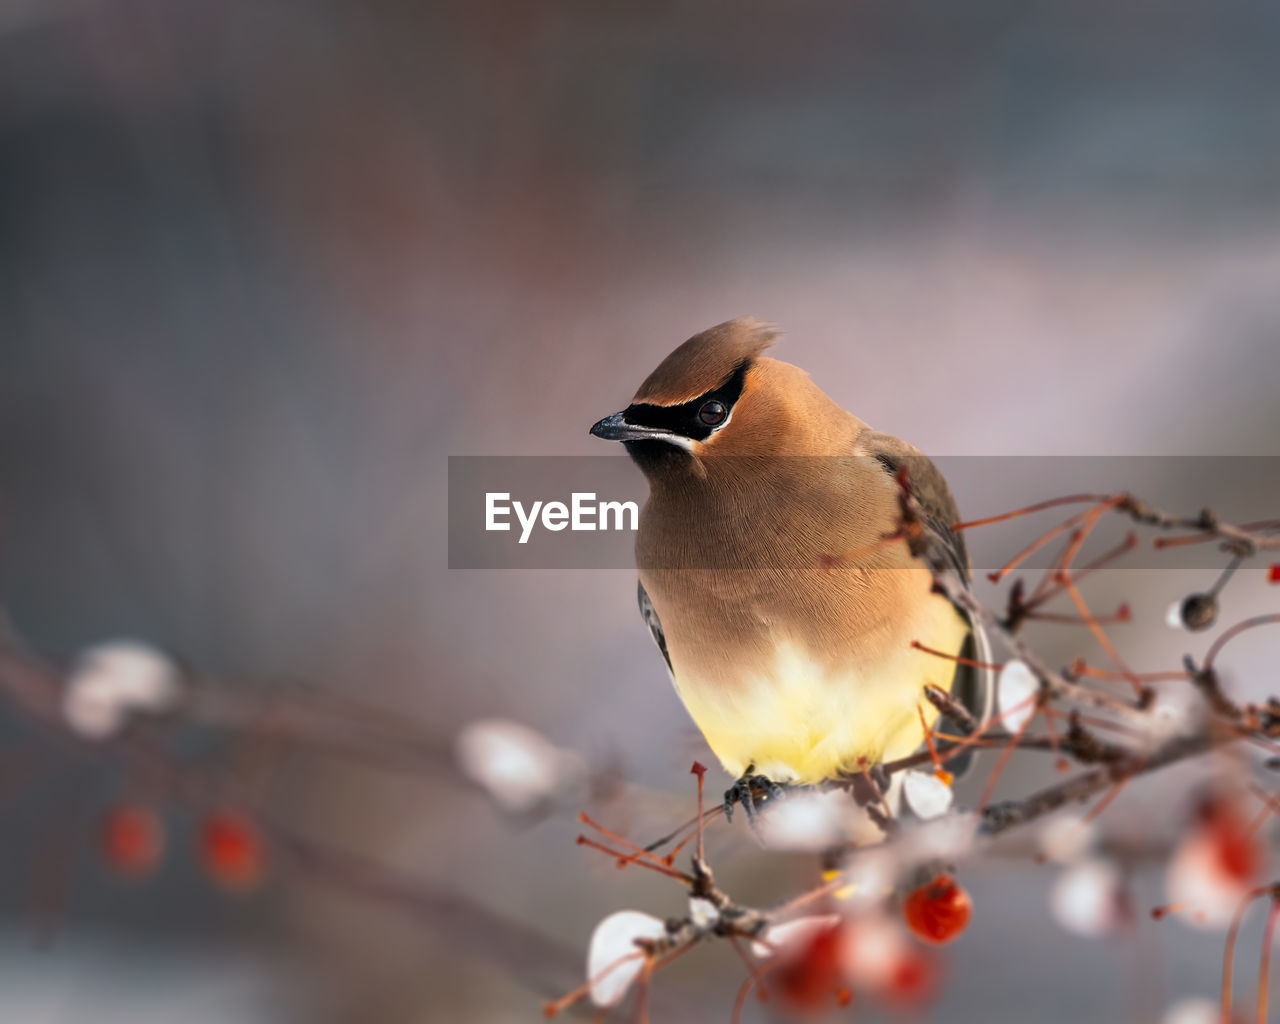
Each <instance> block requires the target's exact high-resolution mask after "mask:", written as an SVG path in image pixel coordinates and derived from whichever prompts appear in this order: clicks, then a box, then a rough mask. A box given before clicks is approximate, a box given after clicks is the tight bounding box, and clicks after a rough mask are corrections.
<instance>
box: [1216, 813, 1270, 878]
mask: <svg viewBox="0 0 1280 1024" xmlns="http://www.w3.org/2000/svg"><path fill="white" fill-rule="evenodd" d="M1201 814H1202V816H1203V820H1204V822H1205V826H1206V827H1207V829H1208V835H1209V838H1210V840H1211V842H1212V849H1213V853H1214V859H1215V860H1216V861H1217V864H1218V867H1219V868H1220V869H1221V871H1222V873H1223V874H1225V875H1226V876H1227V877H1228V878H1230V879H1231V880H1232V881H1234V882H1239V883H1241V884H1245V885H1251V884H1253V883H1255V882H1257V881H1258V879H1260V878H1261V877H1262V874H1263V872H1264V871H1265V870H1266V860H1267V853H1266V848H1265V846H1264V845H1263V844H1262V842H1261V841H1260V840H1259V839H1258V836H1257V829H1255V828H1253V827H1252V826H1251V824H1250V822H1249V821H1248V819H1247V818H1246V817H1245V816H1244V814H1243V813H1242V812H1241V809H1240V807H1239V806H1237V805H1236V804H1235V803H1232V802H1230V801H1227V800H1216V801H1210V802H1209V803H1207V804H1206V805H1205V806H1204V807H1203V808H1202V810H1201Z"/></svg>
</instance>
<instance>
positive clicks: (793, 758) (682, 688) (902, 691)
mask: <svg viewBox="0 0 1280 1024" xmlns="http://www.w3.org/2000/svg"><path fill="white" fill-rule="evenodd" d="M903 626H904V628H903V629H902V630H901V633H900V637H901V642H900V643H899V642H895V643H893V644H891V645H890V646H889V647H888V648H887V649H883V650H881V651H879V652H877V656H876V658H875V659H874V661H869V660H867V659H860V658H858V657H856V656H855V657H848V658H843V659H838V658H833V657H832V655H831V652H829V651H828V652H823V651H814V650H807V649H805V648H804V647H803V646H802V645H801V644H800V643H798V642H796V641H794V640H791V639H788V640H783V641H781V642H779V643H778V644H777V645H776V647H775V648H774V655H773V657H772V659H768V658H766V659H763V662H759V661H758V662H757V663H756V664H754V665H744V666H742V667H741V668H740V670H739V671H737V672H735V673H734V678H733V680H732V685H726V680H725V679H724V678H723V677H721V678H716V679H708V678H698V677H697V676H696V675H693V674H682V673H681V671H680V666H679V664H677V665H676V673H675V678H676V685H677V689H678V690H679V692H680V696H681V699H682V700H683V701H684V704H685V707H686V708H688V710H689V713H690V714H691V715H692V716H693V720H694V721H695V722H696V723H697V725H698V728H699V729H701V730H702V733H703V736H704V737H705V738H706V740H707V743H708V745H709V746H710V747H711V750H712V751H713V752H714V753H715V755H716V757H718V758H719V759H720V762H721V763H722V764H723V765H724V767H725V769H726V770H727V771H728V772H729V773H730V774H731V775H733V776H735V777H736V776H739V775H741V774H742V773H743V772H744V771H746V770H747V768H748V767H751V766H754V770H755V771H756V772H757V773H759V774H762V775H765V776H767V777H768V778H770V779H773V780H774V781H777V782H795V783H801V784H811V783H817V782H821V781H823V780H825V779H830V778H832V777H834V776H836V775H838V774H840V773H844V772H854V771H857V770H858V768H859V766H860V764H862V763H864V762H865V763H870V764H875V763H877V762H881V761H888V760H893V759H895V758H899V757H905V756H906V755H908V754H910V753H912V752H913V751H914V750H915V749H916V748H917V747H919V746H920V744H921V743H922V742H923V741H924V729H923V727H922V725H921V721H920V712H921V710H923V711H924V713H925V721H927V722H928V723H930V724H932V723H933V721H934V719H935V718H936V717H937V712H936V710H935V709H934V708H933V706H932V705H931V704H930V703H929V702H928V701H927V700H925V699H924V696H923V693H922V692H921V691H922V688H923V686H924V685H925V683H933V684H935V685H937V686H940V687H942V688H943V689H945V690H950V688H951V682H952V679H953V677H954V675H955V663H954V662H951V661H948V660H946V659H944V658H939V657H937V656H936V655H932V654H927V653H925V652H923V651H919V650H916V649H914V648H912V647H911V645H910V641H911V640H912V639H918V640H919V641H920V642H921V643H923V644H926V645H928V646H930V647H933V648H936V649H938V650H941V651H945V652H947V653H948V654H959V652H960V649H961V647H962V645H963V644H964V639H965V636H966V634H967V633H968V626H967V624H966V623H965V622H964V620H963V619H962V618H961V617H960V615H959V614H958V613H957V612H956V611H955V609H954V608H952V607H951V605H950V604H948V603H947V602H946V601H945V600H944V599H941V598H934V599H932V600H929V601H926V602H924V607H922V608H920V609H919V610H918V611H917V614H916V615H914V616H913V617H912V621H911V622H910V623H904V624H903Z"/></svg>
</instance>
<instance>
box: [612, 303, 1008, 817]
mask: <svg viewBox="0 0 1280 1024" xmlns="http://www.w3.org/2000/svg"><path fill="white" fill-rule="evenodd" d="M776 335H777V332H776V331H775V330H773V329H772V328H771V327H769V326H768V325H766V324H763V323H761V322H759V321H757V320H754V319H751V318H744V319H739V320H730V321H728V322H727V323H723V324H720V325H719V326H718V327H713V328H711V329H710V330H707V331H703V332H702V333H701V334H698V335H695V336H694V337H692V338H690V339H689V340H688V341H686V342H685V343H684V344H683V345H681V346H680V347H679V348H677V349H676V350H675V351H674V352H672V353H671V354H670V355H669V356H668V357H667V358H666V359H664V360H663V361H662V363H661V364H660V365H659V366H658V368H657V369H656V370H654V371H653V373H652V374H650V375H649V377H648V379H647V380H646V381H645V382H644V383H643V384H641V385H640V390H639V391H637V392H636V395H635V398H633V399H632V402H631V404H630V405H629V406H628V407H627V408H626V409H624V410H623V411H622V412H620V413H616V414H614V415H613V416H608V417H606V418H605V419H602V420H601V421H600V422H599V423H596V424H595V425H594V426H593V427H592V428H591V433H592V434H594V435H596V436H597V437H602V438H605V439H607V440H613V441H621V442H622V443H623V445H624V446H625V447H626V449H627V452H628V454H629V455H630V456H631V458H632V459H633V460H634V461H635V462H636V464H637V465H638V466H639V467H640V469H641V470H642V471H643V473H644V475H645V476H646V477H647V478H648V482H649V499H648V502H647V503H646V504H645V507H644V509H643V510H642V512H641V514H640V523H639V532H638V534H637V537H636V560H637V564H638V566H639V574H640V581H639V591H638V596H639V602H640V611H641V614H642V615H643V616H644V619H645V621H646V623H647V624H648V626H649V630H650V633H651V634H652V636H653V639H654V641H655V642H656V643H657V645H658V648H659V650H660V651H661V652H662V655H663V657H664V658H665V659H666V662H667V667H668V668H669V669H670V671H671V675H672V678H673V680H674V681H675V686H676V690H677V692H678V693H679V695H680V698H681V700H682V701H683V702H684V705H685V707H686V708H687V709H688V711H689V714H690V715H691V716H692V717H693V720H694V722H695V723H696V724H697V726H698V728H699V729H701V731H702V734H703V736H704V737H705V738H706V741H707V744H708V745H709V746H710V747H711V750H712V751H713V752H714V753H715V755H716V757H718V758H719V760H720V762H721V764H723V765H724V767H725V768H726V769H727V770H728V772H729V773H730V774H731V775H732V776H733V777H735V778H736V779H737V780H738V782H737V783H736V784H735V786H734V787H733V788H731V789H730V790H729V792H728V793H726V795H725V800H726V808H728V807H730V806H731V804H732V802H733V801H734V800H741V801H742V803H743V806H744V808H745V809H746V810H747V811H748V813H751V812H752V811H753V810H754V798H753V793H754V792H758V791H763V792H765V793H768V794H770V795H774V794H776V793H777V792H778V788H779V784H799V785H808V784H815V783H820V782H823V781H826V780H830V779H834V778H838V777H841V776H849V775H852V774H855V773H857V772H859V771H861V770H865V769H866V768H867V767H868V766H874V765H876V764H879V763H881V762H884V761H889V760H893V759H895V758H899V757H903V756H906V755H908V754H910V753H912V752H913V751H915V750H916V749H917V748H918V747H919V746H920V745H921V743H922V742H923V740H924V726H923V725H922V721H921V716H922V714H923V716H924V721H926V722H929V723H930V724H932V723H933V721H934V720H935V719H936V717H937V712H936V711H935V709H934V708H933V706H932V705H931V704H930V703H929V702H928V701H926V700H925V699H924V697H923V692H922V688H923V686H924V684H925V683H934V684H935V685H937V686H939V687H941V688H942V689H944V690H950V691H952V692H953V694H954V695H955V696H956V697H957V698H958V699H959V700H960V701H961V702H962V703H964V704H966V705H967V706H968V707H969V708H970V710H971V711H973V712H974V713H975V714H976V715H977V716H978V717H979V718H980V719H981V718H985V717H987V714H988V713H989V710H988V707H989V701H990V690H991V687H990V685H989V681H988V680H986V679H985V678H983V677H984V675H985V674H984V673H982V672H980V671H978V670H975V669H973V668H971V667H968V666H963V665H962V666H959V667H957V663H956V662H953V661H950V660H947V659H945V658H939V657H938V656H936V655H933V654H929V653H926V652H924V651H921V650H918V649H916V648H913V646H912V641H913V640H915V641H919V642H920V643H922V644H924V645H926V646H928V647H931V648H934V649H935V650H939V651H942V652H945V653H946V654H949V655H956V656H965V657H968V658H974V659H979V660H982V661H987V660H989V655H988V653H987V652H988V647H987V644H986V638H985V637H984V636H983V635H982V632H981V630H980V629H975V626H974V624H973V623H971V622H970V621H969V620H968V619H967V618H966V616H965V615H964V613H963V612H962V611H960V610H959V609H957V608H956V607H955V606H953V605H952V604H951V603H950V602H949V601H948V600H947V599H946V598H945V597H944V596H942V595H940V594H938V593H936V592H935V591H934V590H933V586H932V584H933V579H932V575H931V572H930V570H929V568H928V567H927V566H926V565H925V564H924V563H923V562H922V561H920V560H917V559H914V558H913V557H912V556H911V554H910V552H909V551H908V549H907V545H906V544H905V543H904V542H902V541H886V540H885V539H884V538H885V537H886V535H888V534H892V533H894V532H895V531H896V530H897V529H898V527H899V525H900V522H901V505H900V495H901V487H900V484H899V483H898V479H897V475H896V474H897V472H898V470H899V468H900V467H901V466H903V465H905V466H906V467H907V474H908V480H909V485H910V488H911V491H912V493H913V494H914V496H915V498H916V500H917V502H918V503H919V507H920V509H921V512H922V514H923V518H924V521H925V527H926V529H928V530H929V531H930V532H931V533H932V534H933V535H934V536H935V537H937V538H938V539H940V540H941V541H942V542H943V548H944V550H945V551H946V552H947V554H948V556H949V559H950V562H951V564H952V567H953V568H955V569H956V570H957V571H958V572H959V573H960V574H961V576H962V578H964V579H965V580H967V579H968V578H969V562H968V555H967V553H966V551H965V545H964V540H963V538H962V537H961V536H960V535H959V534H958V533H956V532H954V531H953V530H952V529H951V527H952V526H953V525H954V524H955V523H956V522H957V520H958V518H959V517H958V515H957V512H956V505H955V500H954V499H953V498H952V496H951V491H950V490H949V489H948V487H947V484H946V482H945V481H944V480H943V478H942V475H941V474H940V473H939V472H938V470H937V468H936V467H935V466H934V465H933V463H931V462H930V461H929V460H928V459H927V458H925V457H924V456H923V454H922V453H921V452H920V451H919V450H918V449H916V448H914V447H913V446H912V445H910V444H908V443H906V442H905V441H901V440H899V439H898V438H896V437H891V436H889V435H888V434H880V433H877V432H875V431H874V430H872V429H871V428H870V427H868V426H867V425H866V424H865V423H863V422H862V421H861V420H859V419H858V418H857V417H855V416H852V415H850V414H849V413H848V412H845V410H843V409H841V408H840V407H839V406H838V405H836V403H835V402H833V401H832V400H831V399H830V398H828V397H827V395H826V394H824V393H823V392H822V391H821V390H820V389H819V388H818V387H817V386H816V385H815V384H814V383H813V382H812V381H811V380H810V379H809V376H808V374H806V373H805V372H804V371H803V370H800V369H799V368H797V367H795V366H792V365H790V364H788V363H784V362H780V361H778V360H776V359H770V358H767V357H765V356H763V355H762V354H761V353H762V352H763V351H764V350H765V349H766V348H767V347H768V346H769V345H770V343H771V342H772V341H773V339H774V338H775V337H776Z"/></svg>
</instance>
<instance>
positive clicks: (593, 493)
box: [449, 455, 1280, 573]
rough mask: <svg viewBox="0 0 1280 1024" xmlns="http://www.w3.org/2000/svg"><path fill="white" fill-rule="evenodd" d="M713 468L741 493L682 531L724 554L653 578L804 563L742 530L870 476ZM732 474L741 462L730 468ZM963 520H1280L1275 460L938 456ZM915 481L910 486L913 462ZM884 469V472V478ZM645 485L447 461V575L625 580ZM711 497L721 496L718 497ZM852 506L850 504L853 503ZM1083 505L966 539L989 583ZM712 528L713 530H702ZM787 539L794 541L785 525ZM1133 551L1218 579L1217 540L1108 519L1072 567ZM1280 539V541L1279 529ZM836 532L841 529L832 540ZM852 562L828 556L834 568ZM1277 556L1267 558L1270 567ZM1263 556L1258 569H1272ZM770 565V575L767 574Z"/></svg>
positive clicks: (684, 561) (554, 459)
mask: <svg viewBox="0 0 1280 1024" xmlns="http://www.w3.org/2000/svg"><path fill="white" fill-rule="evenodd" d="M711 461H712V462H714V463H716V466H715V467H714V469H715V471H716V472H717V473H719V474H722V475H724V476H727V477H731V478H732V479H733V480H735V481H736V483H737V486H736V487H735V488H734V489H732V490H731V489H727V488H724V487H717V488H715V489H714V490H711V491H708V492H705V493H699V492H697V488H698V487H699V486H702V484H701V483H700V481H698V480H696V479H694V480H690V481H689V482H688V487H689V488H690V489H691V490H690V493H691V494H692V495H693V497H692V498H691V500H690V501H688V502H687V503H685V511H684V512H683V513H682V514H684V515H686V516H687V523H688V529H689V530H690V531H696V532H699V533H705V534H710V535H714V536H718V537H720V538H721V539H722V541H723V543H715V544H711V545H709V546H708V545H702V546H701V547H700V548H699V550H697V551H696V552H693V551H689V550H685V549H683V548H677V547H676V546H673V545H664V546H663V547H662V550H661V553H660V554H659V555H655V556H652V557H651V559H650V560H651V561H652V562H655V563H657V562H660V563H661V564H653V565H652V566H651V567H652V568H688V569H694V568H724V567H734V568H745V569H764V568H770V567H776V566H777V565H778V564H780V563H788V564H792V565H798V564H802V563H807V562H810V561H812V560H813V558H814V557H815V553H814V549H813V547H812V545H809V544H806V543H796V544H782V545H780V546H775V550H774V551H772V552H771V553H770V554H769V555H768V556H765V557H762V556H759V555H757V554H754V551H755V548H754V546H745V545H741V544H738V543H737V542H736V541H737V538H738V537H739V536H740V534H741V531H742V529H744V528H750V524H754V525H756V526H758V525H759V523H760V522H761V521H762V520H763V518H764V517H763V516H762V515H761V514H759V510H762V509H767V508H769V507H791V503H793V502H796V501H805V502H812V501H813V500H815V499H814V498H813V495H820V494H822V493H823V492H824V490H825V484H824V481H826V480H829V479H831V478H833V477H834V478H841V479H845V480H848V479H850V476H849V474H851V473H852V474H853V476H852V479H855V480H857V479H864V478H863V477H859V476H858V475H857V472H856V471H854V470H852V469H851V467H850V466H849V465H848V461H849V460H842V459H825V458H813V459H799V458H796V459H757V460H745V459H732V458H726V457H719V458H713V459H712V460H711ZM735 463H736V464H735ZM933 463H934V464H935V465H936V466H937V467H938V469H939V470H940V471H941V473H942V474H943V476H944V477H945V478H946V480H947V482H948V484H949V485H950V488H951V490H952V493H953V494H954V495H955V498H956V503H957V505H958V508H959V511H960V518H961V519H962V520H964V521H969V520H977V519H984V518H987V517H990V516H995V515H998V514H1000V513H1003V512H1009V511H1012V510H1014V509H1018V508H1022V507H1024V506H1028V505H1032V504H1035V503H1037V502H1042V501H1046V500H1049V499H1054V498H1059V497H1063V496H1067V495H1073V494H1094V495H1108V494H1114V493H1119V492H1126V493H1129V494H1132V495H1134V496H1135V497H1137V498H1140V499H1141V500H1143V501H1144V502H1147V503H1149V504H1150V505H1153V506H1156V507H1159V508H1161V509H1163V510H1165V511H1168V512H1170V513H1173V514H1176V515H1185V516H1195V515H1197V514H1199V513H1200V511H1201V510H1202V509H1204V508H1211V509H1212V510H1213V512H1215V513H1216V514H1217V515H1218V516H1219V517H1221V519H1222V520H1224V521H1227V522H1232V523H1237V524H1242V523H1256V522H1260V521H1269V520H1280V457H1270V456H1176V457H1175V456H1100V457H1094V456H1071V457H1065V456H1051V457H1030V456H952V457H946V456H943V457H939V458H934V459H933ZM906 469H907V475H908V479H910V478H911V477H912V475H913V474H912V468H911V466H910V463H909V460H908V465H907V467H906ZM875 471H876V472H884V473H885V474H886V475H887V474H888V472H889V471H888V470H887V469H884V467H881V466H878V465H877V466H876V469H875ZM648 495H649V487H648V484H647V482H646V480H645V478H644V476H643V475H642V474H641V472H640V470H639V468H638V467H637V466H636V465H635V464H634V463H633V462H632V461H631V460H630V459H628V458H626V457H625V456H613V455H602V456H451V457H450V459H449V567H450V568H451V569H628V568H633V567H634V566H635V565H636V554H635V539H636V527H637V525H638V522H639V519H640V516H641V514H642V511H643V509H644V506H645V502H646V501H647V499H648ZM707 495H714V498H713V499H712V500H708V499H707ZM855 507H856V505H855ZM1088 507H1089V505H1088V503H1087V502H1081V503H1078V504H1067V505H1062V506H1059V507H1057V508H1050V509H1047V510H1044V511H1041V512H1038V513H1036V514H1034V515H1029V516H1025V517H1021V518H1016V519H1011V520H1008V521H1005V522H1000V523H995V524H991V525H986V526H977V527H974V528H971V529H966V530H964V531H963V535H964V538H965V542H966V544H967V547H968V551H969V556H970V559H971V560H972V564H973V569H974V572H975V573H987V572H993V571H995V570H997V569H999V568H1000V567H1001V566H1002V565H1004V564H1005V563H1006V562H1007V561H1009V559H1010V558H1012V557H1013V556H1014V555H1015V554H1017V553H1018V552H1019V551H1020V550H1021V549H1022V548H1023V547H1025V546H1026V545H1028V544H1030V543H1031V542H1032V541H1034V540H1035V539H1036V538H1037V537H1038V536H1040V535H1041V534H1043V533H1044V532H1045V531H1047V530H1049V529H1050V528H1052V527H1053V526H1054V525H1055V524H1057V523H1059V522H1061V521H1062V520H1064V519H1066V518H1068V517H1069V516H1071V515H1073V514H1074V513H1076V512H1080V511H1082V510H1085V509H1087V508H1088ZM699 517H708V521H706V522H701V523H699V522H696V521H695V520H697V519H698V518H699ZM779 529H781V530H783V532H784V533H785V531H786V524H785V523H784V524H782V525H781V526H780V527H779ZM1130 529H1134V530H1137V532H1138V534H1139V544H1138V546H1137V547H1136V548H1135V549H1134V550H1132V551H1130V552H1129V553H1127V554H1126V555H1125V557H1124V559H1123V562H1121V563H1118V564H1121V565H1123V566H1124V567H1125V568H1130V569H1134V568H1140V569H1162V568H1180V569H1186V568H1212V567H1218V566H1221V565H1223V564H1224V561H1225V559H1226V556H1225V555H1224V553H1223V551H1222V550H1221V548H1220V546H1219V545H1218V544H1217V543H1203V544H1194V545H1187V546H1175V547H1163V548H1161V547H1157V546H1156V545H1155V544H1154V543H1153V540H1154V538H1155V537H1156V536H1160V535H1163V536H1174V535H1177V534H1179V533H1180V532H1182V531H1176V530H1174V531H1159V530H1152V529H1148V528H1144V527H1140V526H1138V525H1137V524H1135V523H1133V522H1132V521H1131V520H1130V519H1129V518H1128V517H1125V516H1122V515H1119V514H1117V513H1114V512H1108V513H1106V514H1105V515H1104V516H1103V517H1102V518H1101V520H1100V522H1099V524H1098V527H1097V529H1096V530H1095V531H1094V536H1091V537H1090V539H1089V541H1088V544H1087V546H1086V547H1085V548H1084V550H1083V551H1082V555H1081V558H1080V559H1077V563H1076V564H1077V565H1079V564H1083V562H1086V561H1088V559H1089V557H1091V556H1093V555H1096V554H1098V553H1100V552H1102V551H1104V550H1105V549H1107V548H1108V547H1110V546H1113V545H1115V544H1116V543H1117V541H1119V540H1121V539H1123V537H1124V536H1125V534H1126V533H1127V532H1128V531H1129V530H1130ZM1277 532H1280V531H1277ZM835 533H836V535H839V531H838V530H837V531H835ZM1056 550H1057V547H1056V545H1052V544H1051V545H1047V546H1046V547H1045V548H1044V549H1042V550H1040V551H1038V552H1036V553H1035V554H1033V555H1032V556H1030V557H1029V558H1028V559H1027V560H1026V562H1025V563H1024V564H1025V566H1026V567H1027V568H1028V569H1037V568H1040V569H1043V568H1045V567H1047V566H1048V565H1049V564H1050V563H1051V561H1052V558H1053V555H1054V553H1055V552H1056ZM849 553H850V552H847V551H838V550H833V551H831V552H823V553H822V554H823V557H825V556H827V555H829V556H830V557H831V558H833V559H839V558H840V557H842V556H845V555H848V554H849ZM1277 560H1280V559H1276V558H1272V559H1271V561H1277ZM1266 561H1267V559H1266V556H1265V555H1263V556H1262V557H1261V558H1260V559H1259V564H1265V563H1266ZM766 563H771V564H766Z"/></svg>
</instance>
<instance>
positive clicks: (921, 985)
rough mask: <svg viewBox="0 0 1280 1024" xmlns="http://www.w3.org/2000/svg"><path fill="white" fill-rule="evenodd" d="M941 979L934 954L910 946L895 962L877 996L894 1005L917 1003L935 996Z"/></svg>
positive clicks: (907, 1005) (906, 1005)
mask: <svg viewBox="0 0 1280 1024" xmlns="http://www.w3.org/2000/svg"><path fill="white" fill-rule="evenodd" d="M941 980H942V979H941V971H940V969H939V967H938V964H937V961H936V960H935V957H934V954H931V953H928V952H926V951H925V950H923V949H921V948H920V947H919V946H912V947H910V948H909V949H907V950H905V951H904V955H903V956H901V957H899V958H898V960H897V961H896V962H895V963H894V965H893V967H892V969H891V970H890V972H889V976H888V977H887V978H886V979H885V981H886V984H885V985H884V987H883V989H882V990H881V992H880V997H881V998H882V999H883V1000H884V1001H885V1002H887V1003H889V1004H890V1005H893V1006H900V1007H910V1006H920V1005H922V1004H924V1003H927V1002H929V1000H930V999H932V998H933V997H934V995H935V994H936V993H937V991H938V985H939V983H940V982H941Z"/></svg>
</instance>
